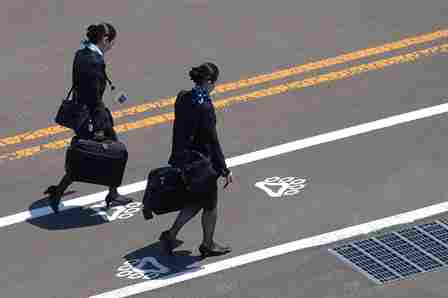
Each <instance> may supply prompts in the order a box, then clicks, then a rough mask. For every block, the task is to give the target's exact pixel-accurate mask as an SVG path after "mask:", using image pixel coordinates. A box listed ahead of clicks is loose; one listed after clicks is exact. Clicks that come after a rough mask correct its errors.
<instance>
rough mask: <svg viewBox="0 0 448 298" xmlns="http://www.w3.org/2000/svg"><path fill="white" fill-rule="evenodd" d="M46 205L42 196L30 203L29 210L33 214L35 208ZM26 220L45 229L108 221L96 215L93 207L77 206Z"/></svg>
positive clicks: (94, 224)
mask: <svg viewBox="0 0 448 298" xmlns="http://www.w3.org/2000/svg"><path fill="white" fill-rule="evenodd" d="M67 194H68V193H67ZM67 194H65V195H67ZM47 206H48V200H47V197H44V198H41V199H39V200H37V201H35V202H34V203H32V204H31V205H30V207H29V211H30V212H31V214H33V212H36V211H35V210H37V209H39V208H41V207H47ZM27 222H28V223H30V224H32V225H34V226H37V227H39V228H41V229H45V230H68V229H76V228H84V227H91V226H96V225H100V224H104V223H107V222H108V221H107V220H105V219H104V218H103V217H102V216H98V215H97V212H96V211H95V210H93V209H90V208H84V207H79V208H72V209H68V210H61V212H60V213H59V214H53V213H50V214H48V215H45V216H41V217H37V218H33V219H29V220H27Z"/></svg>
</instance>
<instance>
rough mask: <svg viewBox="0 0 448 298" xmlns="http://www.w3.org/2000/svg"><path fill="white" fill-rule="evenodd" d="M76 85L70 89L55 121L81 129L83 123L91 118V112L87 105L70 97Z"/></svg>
mask: <svg viewBox="0 0 448 298" xmlns="http://www.w3.org/2000/svg"><path fill="white" fill-rule="evenodd" d="M73 90H74V87H72V88H71V89H70V91H69V92H68V94H67V96H66V98H65V99H64V100H62V103H61V106H60V107H59V110H58V112H57V114H56V117H55V122H56V123H57V124H59V125H61V126H64V127H67V128H70V129H73V130H74V131H75V132H77V131H79V129H80V128H81V127H82V125H83V124H84V123H85V122H86V121H87V120H88V119H89V117H90V113H89V110H88V108H87V106H86V105H83V104H81V103H79V102H78V101H76V100H74V99H73V96H72V97H71V99H70V95H71V94H72V92H73Z"/></svg>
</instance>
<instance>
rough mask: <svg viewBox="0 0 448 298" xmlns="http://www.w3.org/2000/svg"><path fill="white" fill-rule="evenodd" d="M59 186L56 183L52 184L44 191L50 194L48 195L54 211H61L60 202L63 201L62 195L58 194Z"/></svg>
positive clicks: (49, 203)
mask: <svg viewBox="0 0 448 298" xmlns="http://www.w3.org/2000/svg"><path fill="white" fill-rule="evenodd" d="M57 190H58V187H57V186H56V185H52V186H50V187H48V188H47V190H45V191H44V194H46V195H49V197H48V205H50V207H51V209H52V210H53V212H54V213H56V214H57V213H59V203H60V202H61V196H60V195H58V192H57Z"/></svg>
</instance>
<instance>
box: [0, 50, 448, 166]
mask: <svg viewBox="0 0 448 298" xmlns="http://www.w3.org/2000/svg"><path fill="white" fill-rule="evenodd" d="M440 53H448V43H446V44H442V45H438V46H435V47H431V48H427V49H423V50H419V51H415V52H411V53H408V54H403V55H397V56H394V57H391V58H387V59H382V60H376V61H373V62H370V63H366V64H360V65H357V66H353V67H350V68H346V69H343V70H340V71H334V72H329V73H327V74H323V75H319V76H314V77H310V78H308V79H304V80H300V81H293V82H289V83H285V84H279V85H276V86H273V87H269V88H265V89H261V90H258V91H254V92H250V93H246V94H242V95H237V96H232V97H228V98H225V99H221V100H216V101H214V106H215V107H216V109H222V108H224V107H226V106H229V105H232V104H237V103H241V102H248V101H254V100H257V99H260V98H264V97H268V96H272V95H277V94H281V93H285V92H289V91H296V90H299V89H303V88H306V87H311V86H316V85H319V84H322V83H327V82H332V81H336V80H342V79H346V78H350V77H353V76H356V75H359V74H362V73H366V72H369V71H374V70H380V69H383V68H386V67H388V66H392V65H397V64H402V63H409V62H414V61H416V60H418V59H422V58H425V57H430V56H433V55H436V54H440ZM173 120H174V113H172V112H171V113H164V114H160V115H157V116H151V117H147V118H144V119H141V120H138V121H134V122H128V123H124V124H120V125H117V126H115V130H116V131H117V133H120V134H121V133H125V132H128V131H132V130H136V129H140V128H147V127H151V126H155V125H158V124H162V123H168V122H171V121H173ZM69 142H70V138H68V139H62V140H58V141H55V142H50V143H47V144H43V145H37V146H33V147H29V148H25V149H21V150H17V151H14V152H11V153H6V154H3V155H1V156H0V160H5V159H7V160H18V159H22V158H25V157H30V156H34V155H37V154H40V153H43V152H46V151H51V150H59V149H63V148H64V147H66V146H67V145H68V144H69Z"/></svg>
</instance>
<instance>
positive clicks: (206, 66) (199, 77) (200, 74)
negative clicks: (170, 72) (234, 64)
mask: <svg viewBox="0 0 448 298" xmlns="http://www.w3.org/2000/svg"><path fill="white" fill-rule="evenodd" d="M189 75H190V79H191V80H192V81H193V82H195V83H196V84H198V85H200V84H202V83H205V82H206V81H211V82H212V83H214V82H216V81H217V80H218V77H219V68H218V66H216V65H215V64H213V63H211V62H206V63H203V64H201V65H199V66H197V67H193V68H192V69H191V70H190V72H189Z"/></svg>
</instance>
